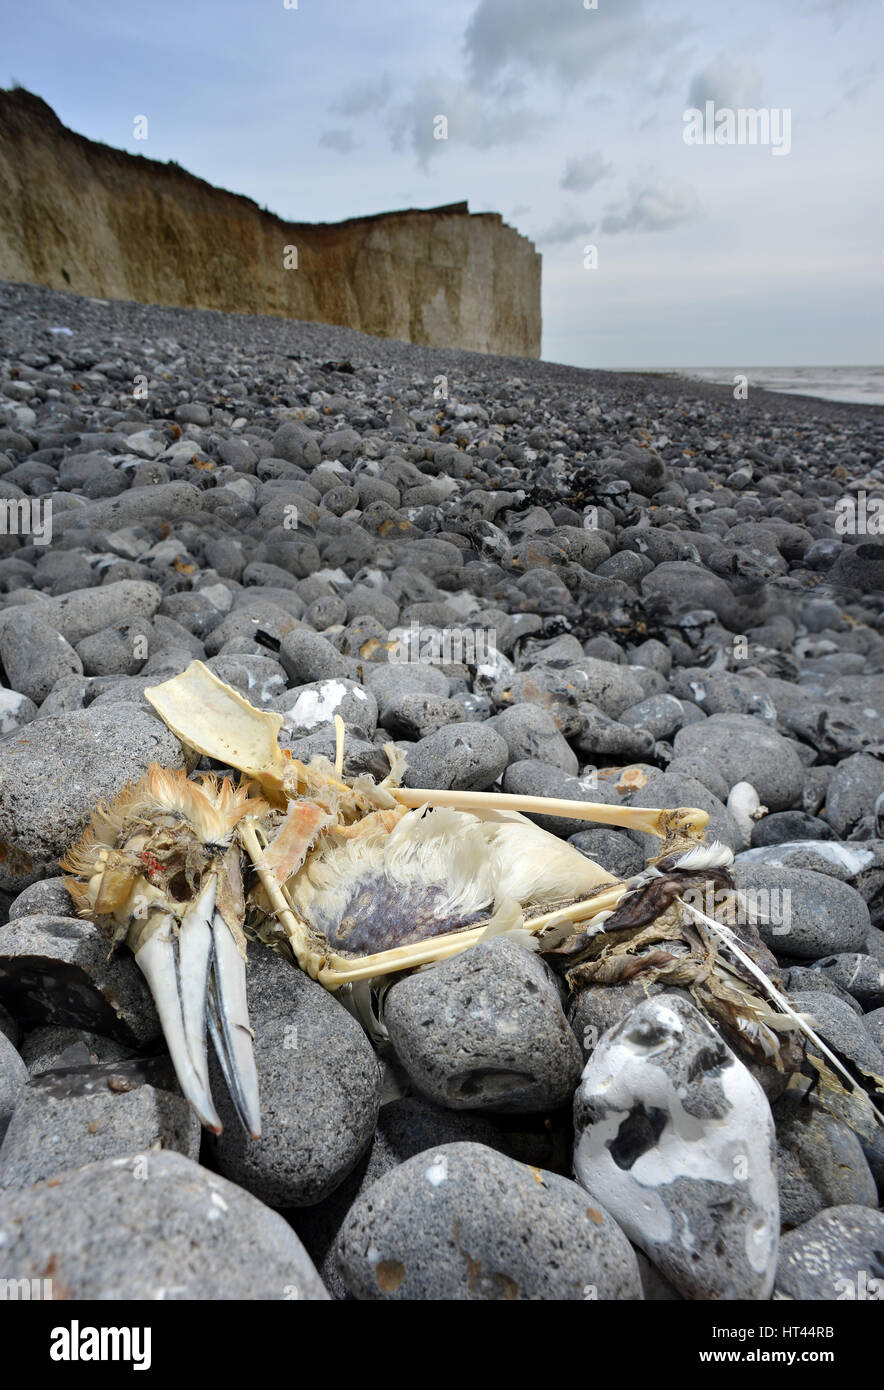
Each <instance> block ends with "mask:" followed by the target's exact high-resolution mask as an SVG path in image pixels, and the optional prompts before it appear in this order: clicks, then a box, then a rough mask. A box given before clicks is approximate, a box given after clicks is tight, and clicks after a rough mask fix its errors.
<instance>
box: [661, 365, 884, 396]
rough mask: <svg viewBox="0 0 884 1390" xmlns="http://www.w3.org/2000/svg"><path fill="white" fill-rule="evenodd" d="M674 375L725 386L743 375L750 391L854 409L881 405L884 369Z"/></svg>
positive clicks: (698, 370)
mask: <svg viewBox="0 0 884 1390" xmlns="http://www.w3.org/2000/svg"><path fill="white" fill-rule="evenodd" d="M673 375H674V376H684V377H688V378H690V379H691V380H692V381H711V382H717V383H719V384H723V385H726V386H731V385H733V383H734V377H736V376H738V375H743V376H746V377H748V378H749V386H750V388H751V387H752V386H760V387H763V388H764V390H765V391H785V392H788V393H789V394H791V395H794V396H818V397H819V398H820V399H821V400H824V401H848V402H851V403H852V404H854V405H884V367H677V368H675V369H674V372H673Z"/></svg>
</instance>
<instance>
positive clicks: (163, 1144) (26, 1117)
mask: <svg viewBox="0 0 884 1390" xmlns="http://www.w3.org/2000/svg"><path fill="white" fill-rule="evenodd" d="M142 1149H166V1150H169V1149H171V1150H174V1151H175V1152H176V1153H183V1154H185V1155H186V1156H187V1157H188V1158H192V1159H194V1160H196V1159H197V1158H198V1157H199V1149H200V1124H199V1120H198V1119H197V1117H196V1115H195V1114H194V1113H193V1111H192V1110H191V1108H190V1106H189V1105H188V1103H187V1101H186V1100H184V1098H183V1096H181V1095H176V1094H175V1093H174V1092H172V1091H171V1090H164V1089H158V1088H157V1087H156V1086H152V1085H150V1084H149V1083H148V1082H147V1081H146V1080H145V1079H144V1078H143V1075H141V1074H139V1069H138V1067H137V1064H133V1063H128V1064H124V1063H115V1062H109V1063H105V1064H103V1065H97V1066H85V1067H77V1068H75V1069H74V1070H73V1071H68V1072H65V1071H48V1072H43V1073H42V1074H41V1075H40V1076H39V1077H38V1078H37V1079H35V1080H32V1081H31V1082H30V1084H29V1085H28V1086H27V1087H26V1088H25V1089H24V1091H22V1093H21V1094H20V1096H19V1099H18V1104H17V1105H16V1107H15V1113H14V1115H13V1117H12V1120H11V1121H10V1124H9V1128H8V1129H7V1131H6V1137H5V1139H4V1140H3V1143H2V1146H0V1189H11V1188H22V1187H31V1186H32V1185H33V1184H34V1183H37V1182H42V1181H43V1180H44V1179H45V1178H50V1177H53V1176H55V1175H56V1174H57V1173H62V1172H64V1171H66V1170H67V1169H69V1168H79V1167H81V1166H82V1165H84V1164H87V1163H95V1162H98V1161H99V1160H100V1159H102V1158H113V1157H116V1156H117V1155H120V1154H129V1153H133V1152H136V1151H139V1150H142Z"/></svg>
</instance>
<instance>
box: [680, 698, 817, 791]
mask: <svg viewBox="0 0 884 1390" xmlns="http://www.w3.org/2000/svg"><path fill="white" fill-rule="evenodd" d="M673 747H674V749H675V754H676V757H679V758H700V759H703V760H704V761H708V762H710V763H711V764H712V766H713V767H714V768H716V769H717V770H718V771H719V772H721V773H722V775H723V776H724V778H725V780H726V781H727V783H728V785H729V786H731V787H733V786H734V785H735V784H736V783H737V782H751V783H752V786H753V787H754V788H755V790H756V791H757V792H758V795H759V797H760V798H761V802H762V804H763V805H764V806H767V807H768V808H769V809H770V810H771V811H786V810H788V809H789V807H791V806H794V805H795V804H796V803H798V802H799V801H800V800H801V788H802V786H803V785H804V767H803V764H802V762H801V759H800V758H799V756H798V754H797V753H796V752H795V749H794V748H793V747H792V744H791V743H789V742H788V741H787V740H786V739H784V738H783V736H782V735H781V734H778V733H776V731H775V730H774V729H771V727H770V726H769V725H768V724H766V723H765V722H764V720H762V719H753V718H752V716H751V715H748V714H713V715H712V716H711V717H710V718H709V719H705V720H703V721H702V722H701V723H697V724H688V725H687V726H686V727H685V728H683V729H680V730H679V732H678V733H677V734H676V735H675V741H674V743H673Z"/></svg>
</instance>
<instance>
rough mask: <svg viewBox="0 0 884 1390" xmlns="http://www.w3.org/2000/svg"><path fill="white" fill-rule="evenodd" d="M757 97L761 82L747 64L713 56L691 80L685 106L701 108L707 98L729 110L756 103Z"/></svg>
mask: <svg viewBox="0 0 884 1390" xmlns="http://www.w3.org/2000/svg"><path fill="white" fill-rule="evenodd" d="M760 99H761V81H760V78H759V76H758V73H757V72H756V70H755V69H754V68H753V67H751V66H750V65H749V64H748V63H744V62H740V61H738V60H736V59H733V58H725V57H719V58H716V59H715V60H714V61H713V62H712V63H710V64H709V65H708V66H707V67H705V68H703V70H702V71H701V72H698V73H695V74H694V76H693V78H692V79H691V86H690V91H689V93H688V105H689V106H695V107H698V108H699V110H701V111H703V110H704V108H705V105H706V102H707V101H714V102H715V105H716V107H722V106H726V107H728V108H729V109H730V110H731V111H737V110H739V108H740V107H752V106H756V105H757V104H758V102H759V101H760Z"/></svg>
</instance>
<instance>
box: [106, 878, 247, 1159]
mask: <svg viewBox="0 0 884 1390" xmlns="http://www.w3.org/2000/svg"><path fill="white" fill-rule="evenodd" d="M217 886H218V885H217V875H215V874H210V875H208V876H207V877H206V879H205V881H204V883H203V886H202V888H201V890H200V893H199V896H198V897H197V898H195V899H194V901H193V902H192V904H191V905H190V907H189V908H188V910H187V912H186V913H185V914H184V916H183V918H182V920H181V926H180V928H178V929H177V930H176V927H175V920H174V918H173V917H172V916H171V914H169V913H165V912H156V911H154V912H153V913H151V914H150V915H149V916H148V918H147V920H146V921H145V922H143V923H142V922H136V924H135V925H134V926H133V928H132V930H131V931H130V933H129V945H130V947H131V948H132V951H133V952H134V955H135V959H136V961H137V962H138V965H139V967H140V968H141V971H142V973H143V974H144V976H145V978H146V980H147V983H148V985H149V986H150V991H151V994H152V995H153V998H154V1003H155V1004H156V1007H157V1013H158V1014H159V1016H160V1023H161V1025H162V1029H163V1033H164V1035H165V1038H166V1044H167V1046H168V1048H169V1053H170V1055H171V1057H172V1063H173V1065H174V1067H175V1074H176V1075H177V1077H178V1084H179V1085H180V1087H181V1090H182V1091H183V1093H184V1096H185V1098H186V1099H187V1100H188V1101H189V1103H190V1104H191V1105H192V1107H193V1109H194V1110H195V1111H196V1114H197V1115H198V1116H199V1119H200V1121H201V1123H202V1124H204V1125H205V1127H206V1128H207V1129H209V1130H211V1131H212V1132H213V1133H214V1134H220V1133H221V1129H222V1125H221V1121H220V1119H219V1118H218V1113H217V1111H216V1109H215V1105H214V1102H213V1100H212V1093H211V1090H210V1087H209V1065H208V1056H207V1052H206V1025H207V1023H208V1028H209V1031H210V1033H211V1035H212V1042H213V1043H214V1046H215V1051H216V1053H217V1055H218V1061H219V1063H220V1065H221V1070H222V1072H223V1074H224V1079H225V1081H226V1082H227V1087H228V1090H229V1091H230V1095H231V1098H232V1100H233V1104H234V1106H235V1108H236V1112H237V1114H238V1115H239V1118H240V1120H241V1121H242V1124H243V1126H244V1127H245V1129H246V1131H247V1133H249V1134H250V1135H251V1137H252V1138H253V1139H260V1137H261V1116H260V1108H259V1103H258V1074H257V1070H256V1067H255V1054H254V1046H253V1041H252V1031H251V1029H250V1027H249V1015H248V1004H247V1000H246V971H245V962H244V961H243V959H242V956H241V955H240V953H239V948H238V946H237V943H236V940H235V939H234V936H233V933H232V932H231V930H230V928H229V927H228V925H227V923H226V922H225V920H224V918H223V916H222V915H221V913H220V912H219V911H218V909H217V908H216V905H215V899H216V893H217Z"/></svg>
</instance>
